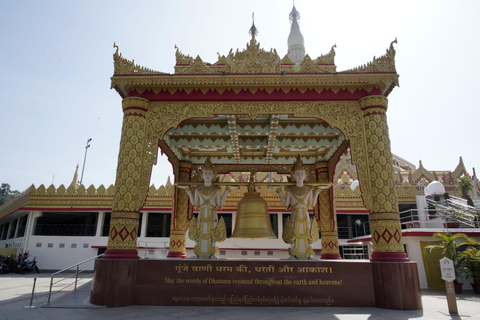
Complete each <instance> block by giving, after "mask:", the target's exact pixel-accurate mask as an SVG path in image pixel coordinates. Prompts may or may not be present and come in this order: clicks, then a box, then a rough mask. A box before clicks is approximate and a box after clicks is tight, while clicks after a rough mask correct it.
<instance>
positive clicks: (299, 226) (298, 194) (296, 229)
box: [277, 155, 319, 259]
mask: <svg viewBox="0 0 480 320" xmlns="http://www.w3.org/2000/svg"><path fill="white" fill-rule="evenodd" d="M291 175H292V179H293V180H294V181H295V185H294V186H288V187H287V188H286V192H285V195H284V194H283V193H282V192H281V190H280V189H278V190H277V192H278V194H279V196H280V199H281V200H282V203H283V205H284V206H285V207H286V208H287V209H291V210H292V213H291V215H290V217H289V218H287V219H286V220H285V223H284V224H283V236H282V238H283V241H284V242H285V243H288V244H290V245H291V247H290V249H288V253H289V254H290V259H313V258H312V254H313V248H312V243H314V242H315V241H317V240H318V239H319V235H318V226H317V221H316V220H315V218H313V219H311V220H310V219H309V216H308V209H309V208H313V207H314V206H315V204H316V202H317V198H318V195H319V190H318V188H314V187H311V186H306V185H304V181H305V167H304V166H303V162H302V159H300V155H299V156H298V157H297V161H296V162H295V163H294V164H293V168H292V173H291Z"/></svg>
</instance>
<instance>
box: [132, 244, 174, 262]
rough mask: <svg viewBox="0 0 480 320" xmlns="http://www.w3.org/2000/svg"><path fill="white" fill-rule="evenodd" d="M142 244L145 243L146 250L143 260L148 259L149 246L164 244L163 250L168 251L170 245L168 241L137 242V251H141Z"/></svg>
mask: <svg viewBox="0 0 480 320" xmlns="http://www.w3.org/2000/svg"><path fill="white" fill-rule="evenodd" d="M140 243H145V249H144V251H145V252H144V255H143V258H144V259H147V250H148V244H149V243H150V244H152V243H161V244H163V250H166V245H167V244H168V241H146V240H137V250H138V249H140Z"/></svg>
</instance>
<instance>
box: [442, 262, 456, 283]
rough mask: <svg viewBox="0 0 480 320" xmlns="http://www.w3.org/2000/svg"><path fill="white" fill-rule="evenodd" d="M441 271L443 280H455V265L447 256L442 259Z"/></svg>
mask: <svg viewBox="0 0 480 320" xmlns="http://www.w3.org/2000/svg"><path fill="white" fill-rule="evenodd" d="M440 271H441V272H442V280H445V281H449V282H450V281H453V280H455V267H454V265H453V261H452V260H451V259H448V258H447V257H444V258H442V259H440Z"/></svg>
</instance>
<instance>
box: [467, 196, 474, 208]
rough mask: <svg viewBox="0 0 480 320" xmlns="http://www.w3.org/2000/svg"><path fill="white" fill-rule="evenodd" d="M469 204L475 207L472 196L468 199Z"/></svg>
mask: <svg viewBox="0 0 480 320" xmlns="http://www.w3.org/2000/svg"><path fill="white" fill-rule="evenodd" d="M467 206H470V207H475V204H473V200H472V198H470V197H468V199H467Z"/></svg>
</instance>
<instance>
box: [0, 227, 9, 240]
mask: <svg viewBox="0 0 480 320" xmlns="http://www.w3.org/2000/svg"><path fill="white" fill-rule="evenodd" d="M8 225H9V224H8V223H4V224H2V225H1V226H0V234H1V237H0V240H6V239H7V232H8Z"/></svg>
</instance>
